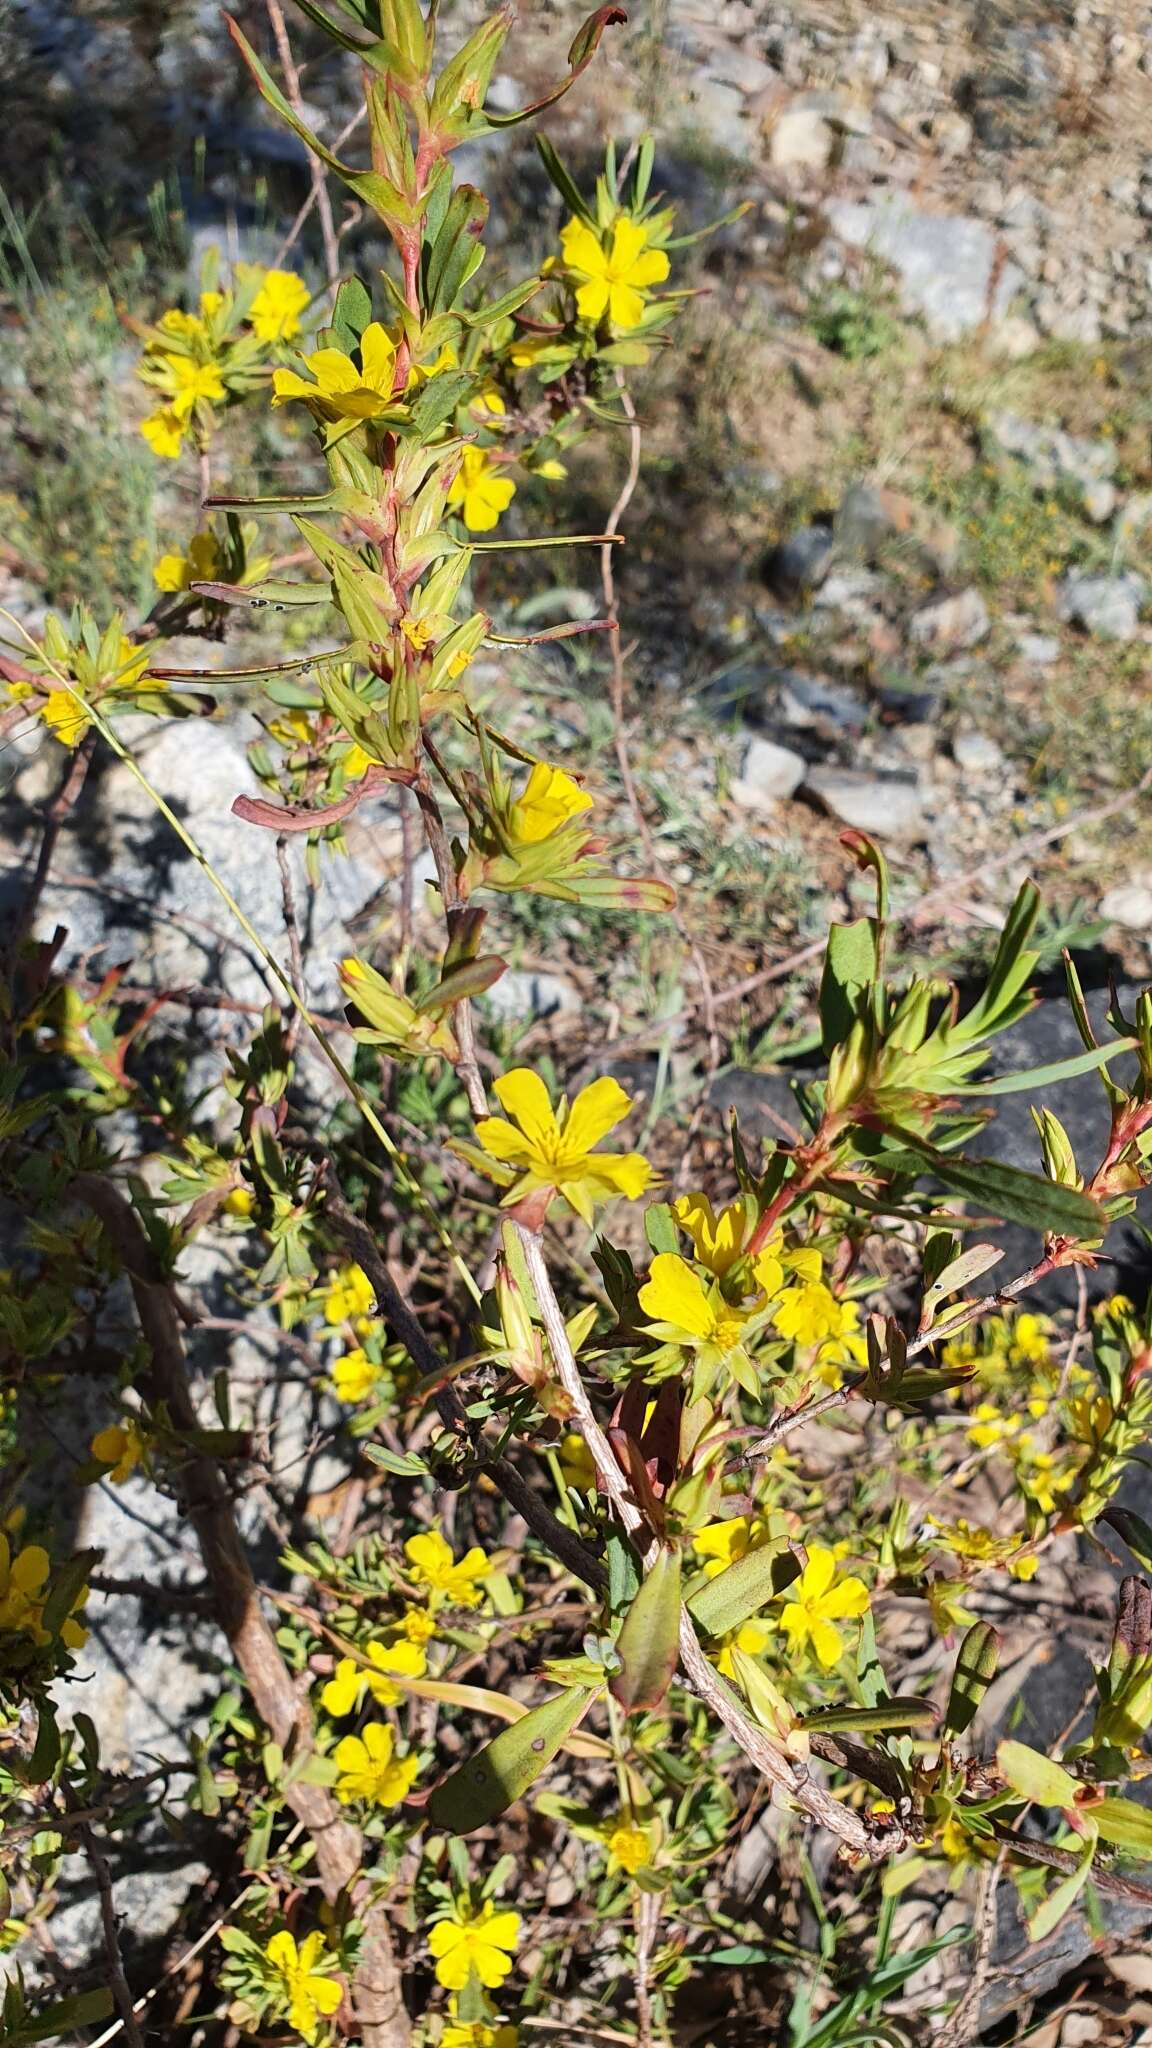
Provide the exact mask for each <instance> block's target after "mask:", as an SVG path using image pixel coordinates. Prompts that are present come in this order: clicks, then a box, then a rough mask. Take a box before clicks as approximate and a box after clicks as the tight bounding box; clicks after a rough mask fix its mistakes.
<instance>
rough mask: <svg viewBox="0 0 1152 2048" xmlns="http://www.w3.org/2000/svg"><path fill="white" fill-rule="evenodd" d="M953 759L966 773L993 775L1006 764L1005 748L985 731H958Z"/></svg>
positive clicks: (953, 749)
mask: <svg viewBox="0 0 1152 2048" xmlns="http://www.w3.org/2000/svg"><path fill="white" fill-rule="evenodd" d="M952 759H953V760H954V761H955V763H956V766H957V767H958V768H962V769H963V770H964V773H965V774H966V775H991V774H994V773H995V771H996V770H997V769H1000V768H1003V766H1004V750H1003V748H1002V747H1000V746H998V745H997V743H996V741H995V740H994V739H991V738H990V737H989V735H988V734H987V733H984V732H958V733H957V734H956V737H955V738H954V740H953V741H952Z"/></svg>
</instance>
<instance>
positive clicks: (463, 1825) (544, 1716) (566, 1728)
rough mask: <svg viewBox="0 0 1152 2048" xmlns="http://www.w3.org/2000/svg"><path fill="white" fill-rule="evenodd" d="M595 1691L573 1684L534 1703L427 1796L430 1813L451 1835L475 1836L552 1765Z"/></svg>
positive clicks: (594, 1695)
mask: <svg viewBox="0 0 1152 2048" xmlns="http://www.w3.org/2000/svg"><path fill="white" fill-rule="evenodd" d="M595 1697H596V1694H595V1692H593V1691H592V1690H591V1689H589V1688H585V1687H573V1688H572V1689H571V1690H570V1691H567V1692H559V1693H555V1694H554V1695H553V1697H552V1698H551V1699H550V1700H545V1702H544V1704H543V1706H540V1707H533V1709H532V1711H531V1713H528V1714H525V1715H524V1716H523V1718H522V1719H521V1720H519V1721H516V1722H514V1723H513V1725H512V1726H511V1727H510V1728H502V1729H501V1730H500V1733H499V1735H497V1736H495V1737H494V1739H493V1740H492V1741H491V1742H489V1743H487V1744H486V1746H485V1747H484V1748H483V1749H482V1750H480V1751H479V1752H478V1753H477V1755H475V1756H474V1757H470V1758H469V1760H468V1762H467V1763H465V1764H461V1766H460V1768H459V1770H456V1771H453V1772H452V1774H451V1776H450V1777H448V1778H445V1780H444V1782H443V1784H440V1785H437V1787H436V1789H435V1791H434V1792H432V1793H431V1794H430V1795H429V1799H428V1807H427V1812H428V1818H429V1819H430V1820H431V1821H432V1822H433V1824H434V1825H435V1826H436V1827H438V1828H445V1829H447V1831H448V1833H449V1834H451V1835H470V1834H471V1833H472V1832H473V1830H474V1829H475V1828H482V1827H483V1826H484V1825H485V1823H486V1822H488V1821H490V1820H495V1818H496V1816H497V1814H500V1813H503V1812H504V1811H505V1809H506V1808H507V1807H509V1806H511V1805H512V1803H513V1801H514V1800H517V1799H521V1798H522V1797H523V1795H524V1793H525V1792H526V1791H527V1790H528V1787H529V1786H530V1785H533V1784H535V1782H536V1779H537V1778H538V1777H539V1776H540V1774H541V1772H542V1771H545V1770H547V1768H548V1765H549V1764H550V1763H551V1762H552V1759H553V1757H554V1756H555V1755H556V1753H557V1751H558V1750H559V1749H560V1747H561V1745H562V1743H563V1742H564V1740H565V1738H566V1737H567V1736H569V1735H570V1734H571V1733H572V1730H573V1729H574V1728H575V1727H576V1725H577V1723H578V1722H579V1721H581V1720H582V1719H583V1717H584V1715H585V1714H586V1713H587V1711H588V1708H589V1707H590V1705H591V1703H592V1701H593V1700H594V1699H595Z"/></svg>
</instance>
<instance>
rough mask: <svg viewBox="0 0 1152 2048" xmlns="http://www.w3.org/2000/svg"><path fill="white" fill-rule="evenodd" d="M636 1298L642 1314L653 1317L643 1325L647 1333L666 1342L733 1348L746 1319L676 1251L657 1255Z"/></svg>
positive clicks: (723, 1348) (741, 1332) (742, 1331)
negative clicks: (642, 1311) (705, 1283)
mask: <svg viewBox="0 0 1152 2048" xmlns="http://www.w3.org/2000/svg"><path fill="white" fill-rule="evenodd" d="M639 1298H640V1306H641V1308H642V1309H643V1310H644V1313H645V1315H648V1316H651V1317H652V1321H651V1322H650V1323H648V1324H647V1326H646V1327H647V1329H648V1331H649V1333H650V1335H652V1336H653V1337H659V1338H660V1340H661V1342H662V1343H665V1344H714V1345H715V1346H716V1349H717V1350H718V1351H734V1350H735V1349H736V1346H737V1345H738V1344H739V1343H740V1340H741V1338H742V1336H743V1334H744V1325H745V1323H746V1322H747V1320H748V1318H747V1316H746V1315H745V1314H744V1313H743V1312H742V1311H741V1310H740V1309H738V1308H733V1307H732V1305H731V1303H729V1302H727V1301H725V1300H724V1297H723V1295H722V1294H721V1293H720V1292H719V1289H718V1288H715V1287H713V1288H707V1289H706V1288H705V1286H704V1282H703V1281H702V1280H701V1278H700V1275H699V1273H697V1271H696V1269H695V1267H694V1266H690V1265H689V1264H688V1261H687V1259H682V1258H681V1257H680V1254H679V1252H658V1253H657V1254H656V1257H655V1258H654V1259H653V1261H652V1265H651V1269H650V1277H649V1279H648V1280H646V1281H645V1283H644V1285H643V1287H642V1288H641V1289H640V1297H639Z"/></svg>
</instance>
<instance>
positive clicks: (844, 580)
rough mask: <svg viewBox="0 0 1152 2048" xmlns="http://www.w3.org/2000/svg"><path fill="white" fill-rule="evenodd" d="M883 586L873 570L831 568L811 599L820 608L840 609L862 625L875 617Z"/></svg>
mask: <svg viewBox="0 0 1152 2048" xmlns="http://www.w3.org/2000/svg"><path fill="white" fill-rule="evenodd" d="M884 589H885V583H884V578H883V577H882V576H880V575H879V574H877V573H876V571H874V570H872V569H862V568H857V569H833V570H832V571H831V573H830V574H829V575H828V576H826V577H825V579H824V581H823V583H822V584H821V585H820V588H819V590H818V591H817V592H816V593H815V595H814V597H813V599H812V602H813V604H814V605H818V606H819V607H820V609H821V610H822V611H830V612H842V613H843V614H844V615H845V617H846V618H849V619H856V620H858V621H859V622H860V623H861V624H863V623H865V622H866V621H869V620H871V619H874V618H875V617H876V614H877V611H878V608H879V599H880V598H881V596H882V595H883V593H884Z"/></svg>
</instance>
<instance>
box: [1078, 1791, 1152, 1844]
mask: <svg viewBox="0 0 1152 2048" xmlns="http://www.w3.org/2000/svg"><path fill="white" fill-rule="evenodd" d="M1089 1812H1090V1814H1091V1817H1092V1819H1093V1820H1094V1821H1095V1823H1096V1826H1097V1828H1098V1830H1099V1832H1100V1834H1101V1835H1102V1836H1103V1838H1104V1840H1105V1841H1106V1842H1111V1843H1112V1844H1113V1846H1114V1847H1115V1848H1117V1849H1127V1850H1128V1852H1129V1854H1130V1855H1133V1856H1152V1811H1150V1810H1149V1808H1148V1807H1147V1806H1140V1805H1138V1804H1137V1802H1136V1800H1135V1799H1101V1800H1100V1801H1098V1803H1097V1804H1096V1805H1095V1806H1093V1807H1091V1808H1090V1809H1089Z"/></svg>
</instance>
